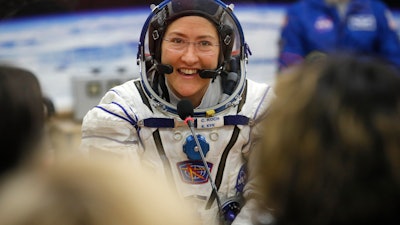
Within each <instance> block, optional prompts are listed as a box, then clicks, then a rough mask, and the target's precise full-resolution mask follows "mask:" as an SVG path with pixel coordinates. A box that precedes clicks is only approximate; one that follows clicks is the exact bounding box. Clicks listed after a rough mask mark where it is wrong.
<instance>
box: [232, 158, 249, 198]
mask: <svg viewBox="0 0 400 225" xmlns="http://www.w3.org/2000/svg"><path fill="white" fill-rule="evenodd" d="M246 182H247V168H246V164H243V166H242V167H241V168H240V170H239V173H238V177H237V179H236V186H235V187H236V191H237V192H238V193H243V189H244V185H245V184H246Z"/></svg>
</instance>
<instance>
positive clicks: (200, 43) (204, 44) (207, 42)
mask: <svg viewBox="0 0 400 225" xmlns="http://www.w3.org/2000/svg"><path fill="white" fill-rule="evenodd" d="M199 45H200V46H212V45H213V44H212V43H211V42H210V41H199Z"/></svg>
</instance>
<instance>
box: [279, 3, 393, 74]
mask: <svg viewBox="0 0 400 225" xmlns="http://www.w3.org/2000/svg"><path fill="white" fill-rule="evenodd" d="M399 42H400V41H399V36H398V35H397V27H396V24H395V23H394V20H393V19H392V18H391V13H390V12H389V10H388V8H387V6H386V5H385V4H384V3H382V2H380V1H378V0H351V1H350V3H349V5H348V8H347V11H346V12H345V16H344V19H341V18H340V17H339V13H338V11H337V9H336V7H334V6H329V5H327V4H326V3H325V1H324V0H300V1H299V2H296V3H294V4H293V5H291V6H290V7H288V9H287V14H286V19H285V24H284V26H283V28H282V30H281V39H280V52H279V68H280V69H282V68H285V67H287V66H289V65H292V64H294V63H298V62H300V61H301V60H302V59H304V58H305V57H307V55H309V54H310V53H311V52H314V51H317V52H323V53H329V52H332V51H350V52H356V53H361V54H372V55H377V56H379V57H382V58H383V59H386V60H388V61H389V62H391V63H393V64H394V65H395V66H397V67H398V68H400V43H399Z"/></svg>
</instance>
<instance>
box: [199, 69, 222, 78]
mask: <svg viewBox="0 0 400 225" xmlns="http://www.w3.org/2000/svg"><path fill="white" fill-rule="evenodd" d="M199 75H200V77H201V78H203V79H208V78H215V77H216V76H217V75H218V72H217V71H216V70H202V71H200V73H199Z"/></svg>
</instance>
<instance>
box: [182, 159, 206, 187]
mask: <svg viewBox="0 0 400 225" xmlns="http://www.w3.org/2000/svg"><path fill="white" fill-rule="evenodd" d="M207 165H208V169H209V170H210V172H211V171H212V167H213V164H212V163H209V162H207ZM177 167H178V170H179V172H180V175H181V178H182V181H183V182H185V183H189V184H204V183H206V182H207V181H208V174H207V170H206V168H205V167H204V164H203V161H201V160H187V161H183V162H179V163H177Z"/></svg>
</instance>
